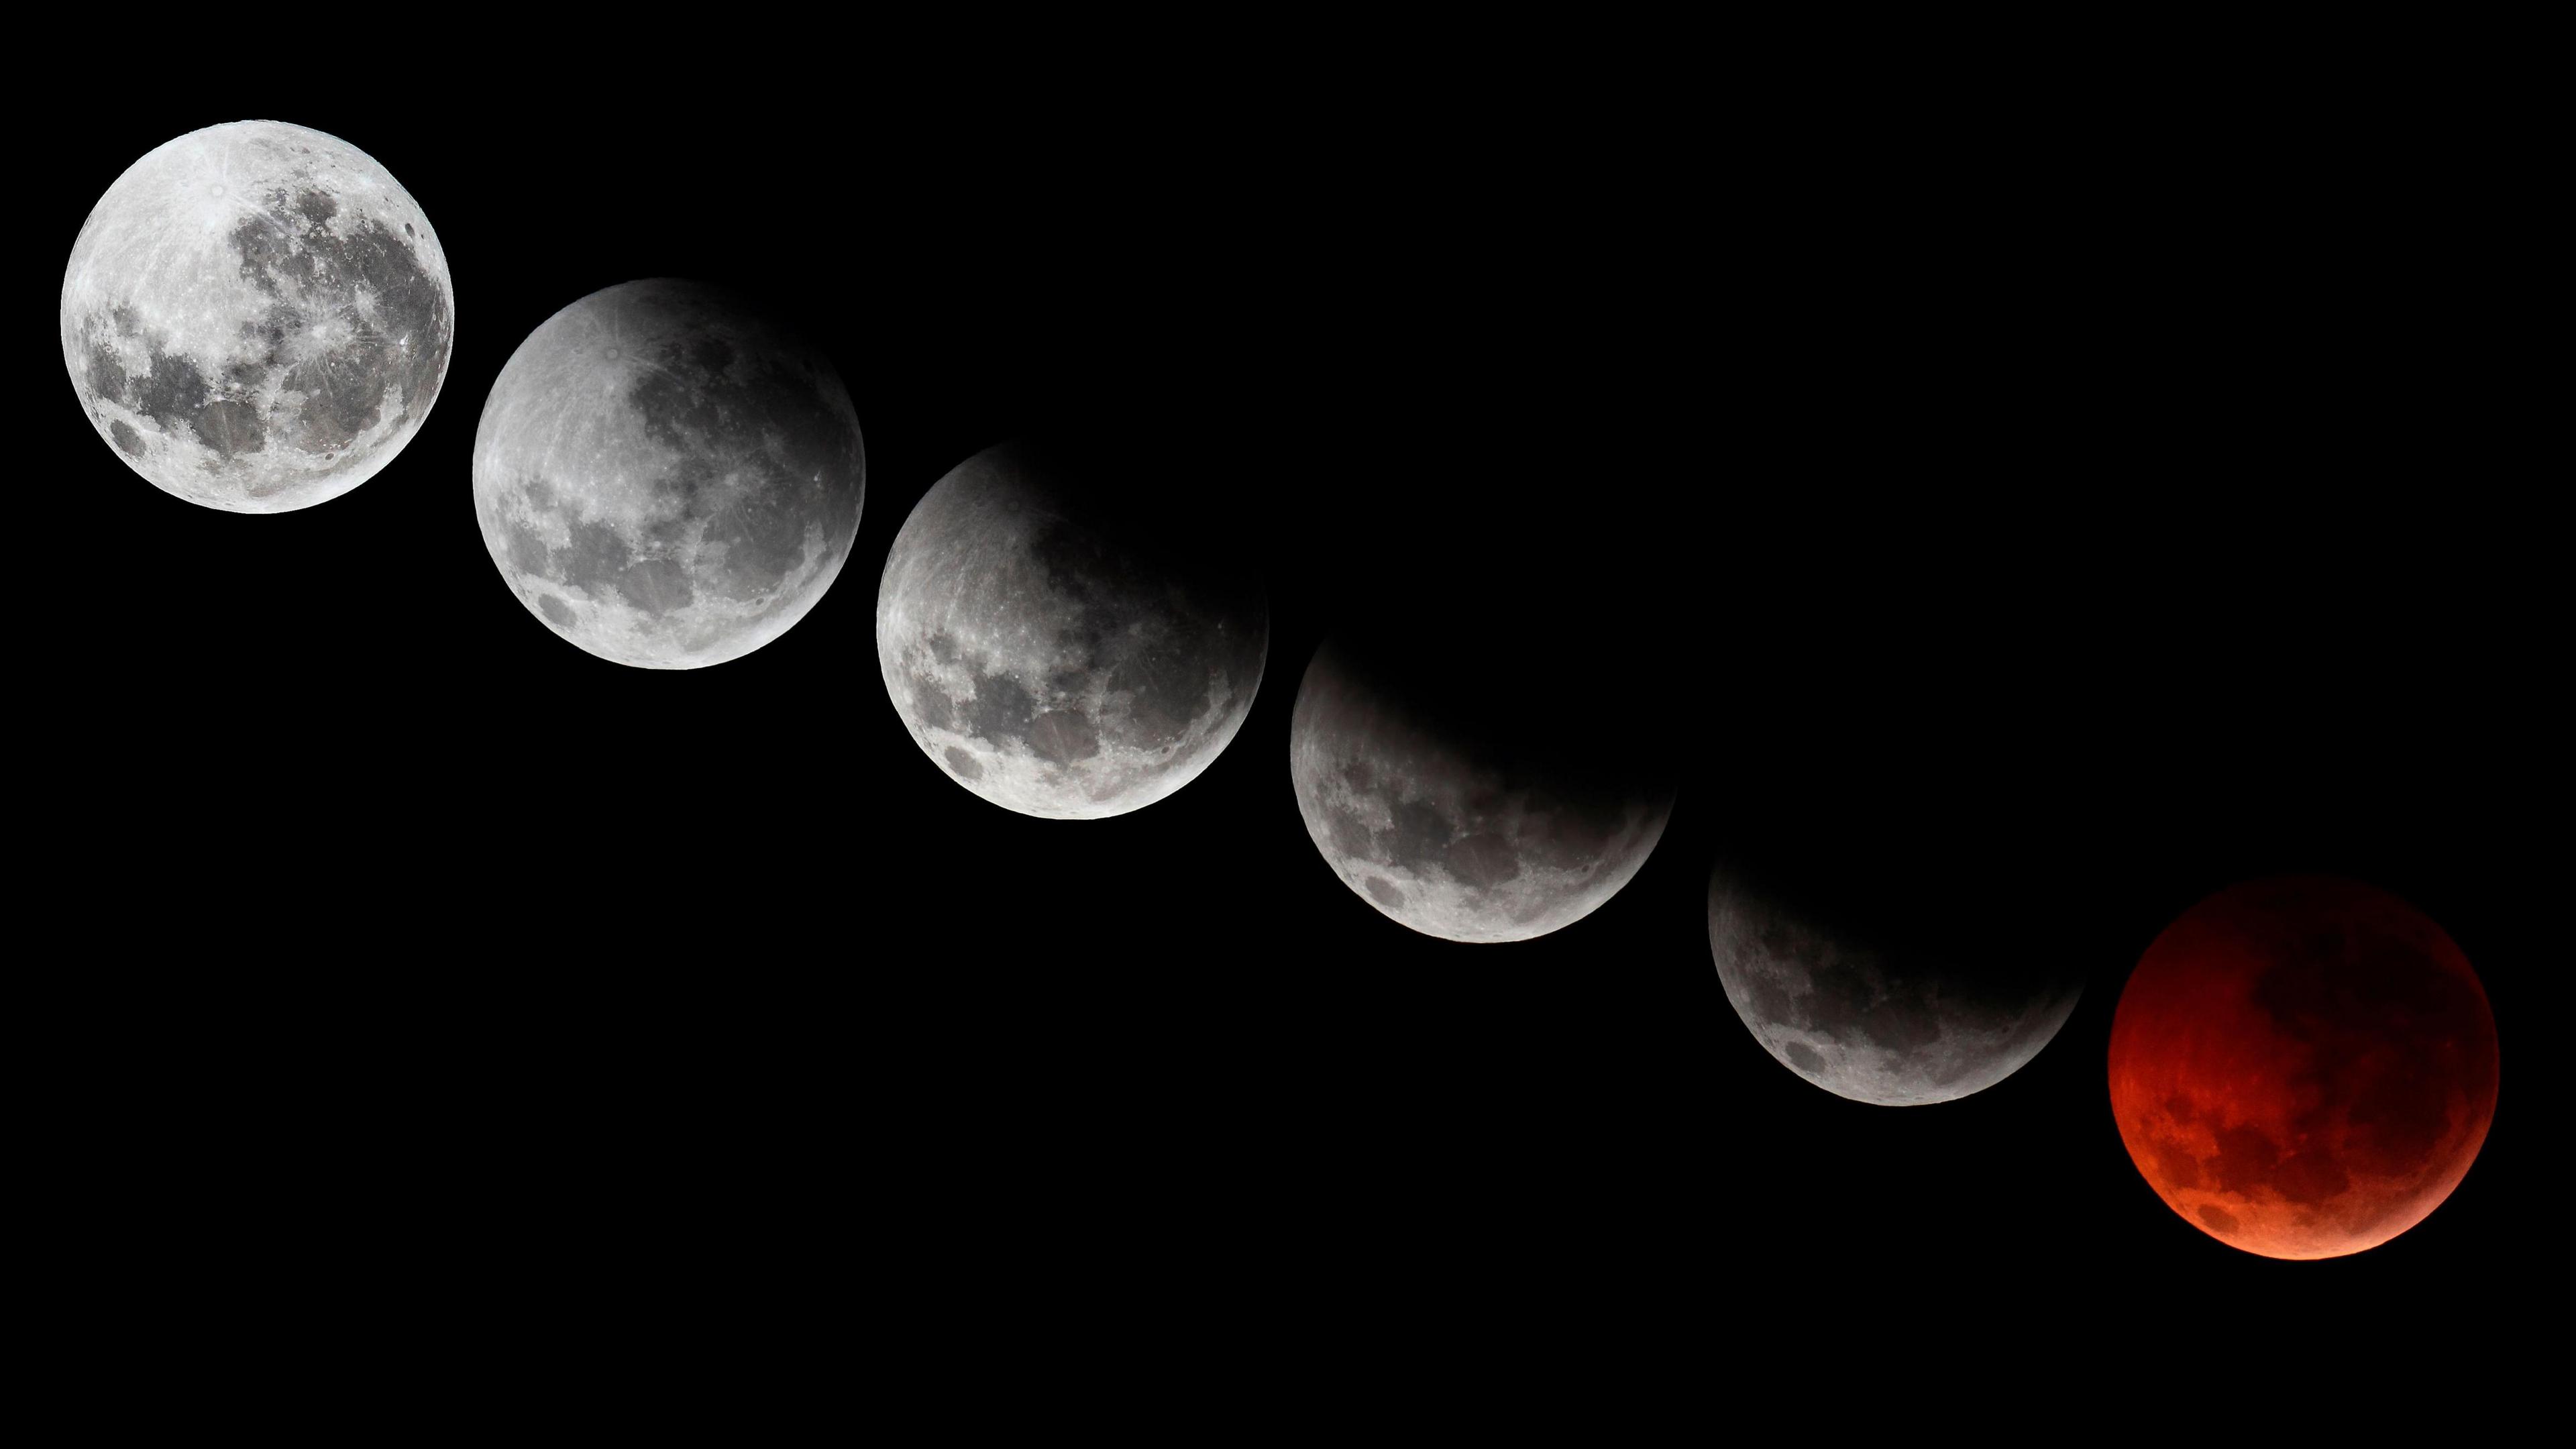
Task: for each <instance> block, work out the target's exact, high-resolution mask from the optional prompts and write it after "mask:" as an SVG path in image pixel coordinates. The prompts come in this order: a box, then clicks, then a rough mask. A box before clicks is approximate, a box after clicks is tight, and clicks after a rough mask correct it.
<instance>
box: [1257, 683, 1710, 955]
mask: <svg viewBox="0 0 2576 1449" xmlns="http://www.w3.org/2000/svg"><path fill="white" fill-rule="evenodd" d="M1442 647H1443V646H1441V645H1439V644H1437V643H1434V644H1433V645H1432V646H1431V648H1433V649H1435V650H1436V649H1440V648H1442ZM1398 652H1401V651H1398ZM1444 675H1446V676H1448V677H1445V678H1443V677H1441V676H1444ZM1587 697H1588V696H1587ZM1598 723H1599V721H1597V720H1594V721H1583V720H1578V719H1573V718H1569V717H1567V715H1566V713H1565V712H1564V711H1563V710H1561V709H1550V708H1549V707H1548V703H1547V701H1546V700H1544V699H1542V698H1539V697H1537V696H1536V695H1535V694H1533V693H1532V692H1531V691H1529V690H1528V689H1526V688H1524V687H1520V686H1516V685H1515V684H1514V683H1512V682H1511V680H1510V679H1509V677H1508V676H1506V675H1502V674H1499V673H1488V672H1486V671H1484V670H1481V669H1478V668H1472V667H1471V668H1466V669H1453V668H1450V667H1447V666H1445V665H1444V664H1443V662H1442V661H1441V659H1440V658H1439V657H1438V656H1436V655H1433V654H1428V653H1426V654H1425V655H1423V656H1422V657H1419V658H1417V659H1413V660H1401V659H1396V660H1390V659H1387V658H1382V657H1381V658H1372V657H1370V656H1369V655H1368V654H1366V653H1365V652H1363V651H1361V650H1359V649H1356V648H1354V647H1351V646H1350V645H1349V644H1348V643H1347V642H1342V643H1327V644H1326V645H1325V646H1324V647H1323V648H1322V649H1320V650H1318V651H1316V654H1315V658H1314V662H1313V663H1311V664H1309V665H1308V666H1307V668H1306V678H1305V682H1304V683H1303V684H1302V685H1300V686H1299V688H1298V690H1297V706H1296V709H1295V710H1294V711H1293V712H1292V713H1291V715H1290V717H1289V722H1288V773H1289V778H1290V780H1291V782H1292V783H1293V784H1294V785H1295V787H1296V792H1297V811H1298V814H1300V815H1302V816H1303V817H1304V818H1305V821H1306V833H1307V835H1308V836H1310V837H1311V838H1312V839H1313V840H1314V842H1315V848H1316V849H1317V850H1319V851H1321V852H1322V853H1323V856H1324V860H1325V861H1326V863H1328V864H1330V865H1331V866H1332V868H1333V870H1334V872H1335V873H1336V874H1338V875H1339V876H1340V877H1341V878H1342V883H1343V884H1344V885H1347V886H1349V887H1350V888H1351V890H1352V891H1353V892H1354V893H1356V894H1357V895H1358V896H1359V897H1360V899H1362V900H1364V901H1367V902H1368V903H1369V904H1370V905H1371V906H1374V907H1375V908H1376V909H1377V910H1378V911H1379V912H1380V913H1381V914H1384V915H1385V916H1387V917H1389V918H1390V919H1393V920H1396V921H1399V922H1401V923H1403V924H1404V925H1407V926H1410V927H1412V928H1413V929H1414V930H1417V931H1421V932H1423V933H1425V934H1426V935H1433V936H1439V937H1443V938H1445V939H1447V940H1452V941H1522V940H1527V939H1529V938H1530V937H1533V936H1543V935H1546V934H1547V933H1548V932H1550V931H1554V930H1557V929H1559V928H1561V927H1564V926H1567V925H1571V924H1572V923H1574V922H1576V921H1579V920H1581V919H1583V918H1584V917H1585V916H1588V915H1590V914H1591V913H1592V912H1594V911H1596V910H1598V909H1600V908H1601V905H1602V903H1603V902H1605V901H1607V900H1609V899H1610V897H1612V896H1614V895H1616V894H1618V892H1619V888H1620V887H1621V886H1624V885H1626V884H1627V883H1628V881H1629V880H1630V878H1632V877H1633V876H1635V875H1636V873H1637V870H1638V868H1639V867H1641V866H1643V865H1644V864H1645V862H1646V857H1647V855H1648V854H1649V853H1651V852H1652V851H1653V850H1654V848H1655V842H1656V841H1657V840H1658V839H1660V838H1662V836H1663V833H1664V822H1665V820H1666V818H1667V817H1668V816H1670V814H1671V813H1672V805H1673V788H1672V785H1671V784H1670V782H1669V780H1668V779H1666V778H1664V777H1663V776H1662V774H1661V772H1660V771H1659V770H1658V769H1657V768H1655V767H1654V766H1653V765H1651V764H1643V765H1641V764H1640V763H1639V762H1638V761H1639V757H1640V756H1641V755H1646V754H1648V752H1649V750H1650V747H1649V746H1646V745H1644V744H1642V743H1641V742H1639V741H1634V740H1621V739H1617V738H1615V737H1610V736H1605V734H1604V733H1603V732H1602V731H1601V730H1599V729H1598V728H1597V727H1592V726H1597V725H1598Z"/></svg>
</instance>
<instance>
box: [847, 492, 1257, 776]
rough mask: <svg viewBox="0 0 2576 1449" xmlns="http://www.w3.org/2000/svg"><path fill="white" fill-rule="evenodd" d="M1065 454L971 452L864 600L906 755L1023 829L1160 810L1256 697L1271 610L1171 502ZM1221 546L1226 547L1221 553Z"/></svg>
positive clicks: (929, 499) (1230, 735)
mask: <svg viewBox="0 0 2576 1449" xmlns="http://www.w3.org/2000/svg"><path fill="white" fill-rule="evenodd" d="M1141 487H1142V484H1141V482H1140V480H1137V479H1134V478H1120V477H1117V476H1111V475H1109V474H1108V473H1107V471H1106V470H1104V469H1102V468H1100V466H1099V465H1097V464H1090V463H1084V462H1081V461H1078V459H1077V457H1075V456H1056V455H1051V454H1049V453H1047V452H1044V451H1041V450H1038V449H1034V448H1030V447H1027V446H1024V445H1016V444H1005V445H1003V446H1001V447H996V448H988V449H986V450H985V451H983V452H981V453H978V454H976V455H975V456H974V457H972V458H969V459H967V460H966V461H965V462H963V463H960V464H958V465H957V467H955V468H954V469H952V470H950V471H949V473H948V475H947V476H946V477H944V478H942V479H940V480H939V482H938V483H937V484H935V485H934V486H933V487H932V488H931V490H930V492H929V493H927V494H926V495H924V496H923V498H922V500H921V502H920V504H919V505H918V506H917V507H915V508H914V509H913V511H912V516H911V517H909V518H907V519H905V520H904V525H903V530H902V531H901V532H900V533H898V534H896V535H895V541H894V547H893V548H892V549H891V550H890V551H889V552H888V553H887V555H886V567H885V575H884V577H883V578H882V579H881V580H880V582H879V584H878V586H877V667H878V670H879V672H880V674H881V676H882V677H883V678H884V680H885V687H886V693H887V694H888V695H889V696H890V697H891V698H892V699H893V701H894V707H895V711H896V713H898V714H900V715H901V716H902V717H903V722H904V725H905V727H906V728H908V729H909V730H910V731H911V732H912V737H913V741H914V742H915V743H916V744H918V745H920V747H921V750H922V753H923V754H925V755H927V756H929V757H930V759H931V762H932V763H934V764H936V765H937V766H938V767H939V768H940V769H941V771H943V772H944V773H945V774H947V775H948V777H949V778H950V779H953V780H955V781H956V782H957V783H958V784H959V785H961V786H963V787H965V788H966V789H967V790H969V791H971V792H973V793H974V794H976V795H979V796H981V797H983V798H984V799H986V800H990V801H992V802H993V803H994V804H996V805H1000V806H1003V807H1004V808H1006V809H1010V810H1016V811H1019V812H1020V813H1021V814H1024V815H1036V816H1041V817H1045V818H1049V819H1058V820H1091V819H1100V818H1103V817H1106V816H1112V815H1121V814H1125V813H1126V812H1128V811H1131V810H1137V809H1141V808H1143V807H1144V806H1146V805H1150V804H1152V803H1153V802H1155V801H1157V800H1160V799H1162V798H1164V797H1165V796H1167V795H1170V794H1171V793H1172V792H1173V791H1175V790H1178V789H1180V788H1181V787H1182V786H1184V785H1186V784H1188V783H1189V782H1190V781H1192V780H1194V779H1196V778H1198V776H1199V774H1200V772H1201V771H1203V770H1205V769H1206V768H1207V767H1208V766H1209V764H1211V763H1212V762H1214V761H1215V759H1216V758H1217V756H1218V755H1220V754H1222V753H1223V752H1224V750H1225V747H1226V746H1227V744H1229V743H1230V742H1232V740H1233V739H1234V736H1235V732H1236V731H1237V730H1239V729H1241V728H1242V727H1243V720H1244V716H1245V715H1246V714H1247V713H1249V712H1250V710H1251V708H1252V701H1253V696H1254V695H1255V694H1256V693H1258V692H1259V690H1260V687H1261V672H1262V667H1263V664H1264V662H1265V660H1266V659H1267V657H1268V653H1269V645H1270V613H1269V607H1268V605H1267V603H1266V602H1265V601H1264V600H1263V598H1262V596H1261V591H1260V589H1259V588H1258V587H1256V586H1254V585H1252V584H1251V583H1249V582H1248V581H1247V580H1246V579H1245V577H1244V574H1245V570H1244V568H1243V563H1242V560H1241V559H1240V558H1239V557H1234V556H1229V550H1228V543H1227V541H1226V540H1224V539H1222V538H1220V537H1214V536H1206V535H1205V534H1204V533H1203V532H1202V530H1200V529H1198V528H1195V527H1193V526H1191V516H1192V515H1193V514H1194V513H1195V511H1196V510H1195V509H1194V508H1193V507H1192V501H1191V500H1190V499H1189V498H1188V497H1187V496H1178V497H1175V496H1169V495H1167V494H1164V493H1162V492H1161V490H1155V492H1153V493H1151V494H1141V495H1140V491H1139V490H1140V489H1141ZM1237 547H1239V545H1237Z"/></svg>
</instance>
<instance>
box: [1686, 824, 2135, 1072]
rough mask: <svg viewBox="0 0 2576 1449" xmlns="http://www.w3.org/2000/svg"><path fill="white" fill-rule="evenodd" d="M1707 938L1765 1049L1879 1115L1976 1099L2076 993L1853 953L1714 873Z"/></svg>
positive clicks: (2028, 1052)
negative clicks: (1880, 1111) (1888, 1109)
mask: <svg viewBox="0 0 2576 1449" xmlns="http://www.w3.org/2000/svg"><path fill="white" fill-rule="evenodd" d="M1708 940H1709V949H1710V951H1711V953H1712V954H1713V955H1714V956H1715V957H1716V959H1717V974H1718V979H1719V981H1720V982H1722V983H1723V984H1724V985H1725V988H1726V999H1727V1001H1728V1002H1730V1003H1731V1004H1733V1006H1734V1007H1735V1011H1736V1014H1737V1015H1738V1016H1739V1017H1741V1018H1742V1019H1743V1022H1744V1025H1745V1028H1746V1029H1747V1030H1749V1031H1751V1032H1752V1033H1753V1037H1754V1040H1756V1041H1758V1042H1760V1043H1761V1044H1762V1047H1763V1049H1764V1050H1765V1051H1768V1052H1769V1053H1771V1055H1772V1057H1773V1058H1774V1059H1776V1060H1777V1061H1778V1062H1779V1063H1780V1065H1782V1066H1784V1067H1787V1068H1788V1069H1789V1070H1790V1071H1792V1072H1795V1073H1796V1074H1797V1075H1799V1076H1800V1077H1803V1078H1805V1079H1806V1080H1808V1081H1810V1082H1812V1083H1814V1084H1815V1085H1817V1086H1819V1087H1822V1088H1824V1089H1825V1090H1826V1091H1828V1092H1831V1093H1833V1094H1835V1095H1836V1096H1839V1097H1847V1098H1849V1099H1851V1100H1852V1101H1855V1102H1867V1103H1871V1104H1874V1105H1877V1106H1886V1107H1902V1106H1919V1105H1923V1104H1927V1103H1933V1102H1948V1101H1952V1100H1955V1099H1957V1098H1960V1097H1965V1096H1968V1095H1969V1094H1971V1093H1974V1092H1981V1091H1984V1090H1985V1089H1986V1088H1988V1087H1991V1086H1993V1085H1994V1084H1995V1083H1997V1082H2000V1081H2002V1080H2003V1079H2004V1078H2006V1077H2008V1076H2011V1075H2012V1074H2013V1073H2014V1072H2016V1071H2019V1070H2020V1069H2021V1068H2022V1067H2023V1066H2025V1065H2027V1064H2028V1063H2029V1062H2030V1060H2031V1059H2032V1058H2034V1057H2036V1056H2038V1055H2039V1052H2040V1049H2041V1048H2043V1047H2045V1046H2047V1045H2048V1043H2049V1042H2050V1041H2051V1040H2053V1039H2054V1038H2055V1037H2056V1035H2057V1032H2058V1029H2059V1028H2060V1027H2063V1026H2064V1025H2065V1024H2066V1020H2067V1018H2068V1017H2069V1016H2070V1015H2072V1014H2073V1013H2074V1010H2075V1003H2076V1000H2077V999H2078V998H2079V997H2081V996H2082V995H2083V992H2084V983H2083V979H2082V977H2081V976H2080V975H2078V974H2074V973H2069V972H2057V973H2036V974H2034V973H2029V972H2020V973H2014V972H2003V973H1993V972H1988V973H1982V974H1981V973H1977V972H1971V971H1966V970H1960V969H1956V968H1953V967H1948V966H1945V965H1944V964H1943V963H1942V962H1940V961H1938V960H1933V959H1924V958H1921V957H1917V956H1911V955H1900V954H1898V953H1896V952H1894V951H1891V950H1889V949H1885V948H1882V947H1880V946H1877V945H1873V944H1867V943H1864V942H1862V941H1860V940H1857V939H1855V938H1854V937H1853V935H1852V934H1851V933H1849V932H1846V931H1838V930H1836V929H1833V928H1831V927H1830V926H1828V925H1826V924H1824V923H1822V922H1819V921H1818V920H1816V919H1813V918H1812V916H1811V915H1809V914H1807V913H1803V912H1801V911H1799V910H1797V909H1794V908H1792V907H1789V906H1787V905H1785V904H1783V903H1782V902H1780V901H1779V900H1776V899H1774V898H1773V897H1772V896H1771V895H1769V894H1767V893H1765V892H1764V891H1762V890H1761V889H1759V888H1757V887H1755V886H1753V885H1752V884H1751V883H1750V882H1749V881H1748V880H1746V879H1744V878H1743V877H1741V876H1740V875H1738V874H1737V873H1734V872H1731V871H1729V870H1728V869H1727V868H1726V867H1725V866H1724V865H1721V866H1720V867H1719V868H1718V869H1717V870H1716V871H1715V872H1713V873H1712V874H1711V876H1710V879H1709V888H1708ZM1972 949H1973V948H1972Z"/></svg>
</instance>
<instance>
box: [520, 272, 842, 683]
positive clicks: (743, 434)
mask: <svg viewBox="0 0 2576 1449" xmlns="http://www.w3.org/2000/svg"><path fill="white" fill-rule="evenodd" d="M866 491H867V457H866V452H865V449H864V448H863V447H862V446H861V444H860V441H859V419H858V414H857V412H856V411H855V410H854V409H853V408H852V407H851V405H850V395H849V393H848V391H847V390H846V389H844V388H843V387H842V386H841V378H840V374H838V373H836V372H834V371H833V370H832V364H831V362H830V360H829V359H827V358H826V357H824V356H823V354H821V353H820V352H817V351H815V350H814V349H812V348H811V347H809V346H807V345H806V344H805V343H804V342H802V341H801V340H799V339H797V338H796V337H795V336H793V335H792V334H790V333H789V332H788V331H787V330H786V329H785V328H784V327H782V326H780V325H779V324H777V323H776V322H774V321H772V320H770V319H769V318H768V317H766V316H765V315H763V314H762V313H761V312H759V311H758V310H756V309H754V308H753V307H751V306H750V305H748V304H747V303H745V302H744V301H742V300H741V299H740V298H737V297H735V296H733V295H731V294H729V293H726V292H723V291H720V290H717V289H715V288H712V287H708V286H704V285H701V284H699V283H696V282H685V281H674V280H671V279H668V278H661V279H655V280H651V281H642V282H626V283H622V284H620V285H618V286H614V287H610V288H608V289H606V290H605V291H599V292H593V293H591V294H590V295H589V296H587V297H584V298H582V299H581V300H580V301H578V302H575V303H573V304H572V305H571V306H569V307H566V308H564V309H563V310H562V311H560V312H557V313H556V314H555V315H554V316H552V317H550V318H547V319H546V321H545V323H544V324H543V325H541V326H539V327H538V328H537V330H536V331H534V332H532V333H529V334H528V340H527V341H525V342H522V343H520V344H519V350H518V351H516V352H514V353H512V354H511V355H510V360H509V362H508V363H507V364H506V365H505V366H503V367H502V369H501V375H500V376H499V377H498V378H497V379H495V380H494V381H493V383H492V394H491V396H490V398H488V399H487V400H486V401H485V402H484V404H483V421H482V423H481V425H480V426H479V427H477V428H476V430H475V433H474V511H475V513H476V515H477V516H478V517H479V518H480V520H481V522H482V526H483V543H484V546H485V547H486V548H488V549H489V550H491V553H492V562H493V563H494V564H495V565H496V566H498V567H499V568H500V570H501V577H502V578H503V579H504V580H506V581H507V582H508V583H509V585H510V589H511V592H513V593H515V594H516V595H518V599H519V602H520V604H521V605H522V606H524V607H525V608H526V609H527V611H528V612H529V613H530V614H533V615H535V616H536V618H537V619H538V621H539V622H541V623H543V624H544V625H545V626H546V627H547V628H549V629H551V630H553V631H554V632H555V633H557V634H559V635H561V636H563V638H565V639H566V640H568V641H570V642H571V643H573V644H575V645H578V646H580V647H581V648H583V649H586V650H588V651H589V652H591V653H593V654H596V655H598V656H599V657H600V658H602V659H610V660H614V661H616V662H617V663H620V664H631V665H635V666H637V667H639V668H644V669H694V668H698V667H699V666H702V665H708V664H717V663H721V662H723V661H725V660H728V659H736V658H740V657H741V656H742V655H745V654H748V653H750V652H751V651H752V650H754V649H757V648H759V647H760V646H761V645H763V644H766V643H768V642H769V641H770V640H772V639H775V638H777V637H778V636H779V635H781V634H783V633H785V632H787V630H788V629H789V628H790V627H791V626H793V625H794V624H795V623H796V621H797V620H799V619H802V618H803V617H805V614H806V612H807V611H808V610H810V609H812V608H813V607H814V603H815V601H816V600H818V599H820V598H822V597H823V591H824V590H826V589H828V588H830V587H831V586H832V580H833V579H835V578H837V577H839V576H840V572H841V566H842V564H844V563H846V562H847V561H848V559H849V552H850V540H851V538H852V537H853V536H855V535H856V534H857V533H858V529H859V506H860V504H861V502H862V501H863V499H864V497H865V494H866Z"/></svg>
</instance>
